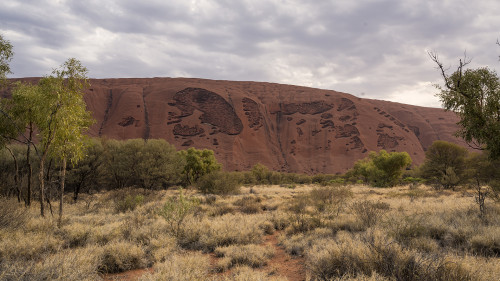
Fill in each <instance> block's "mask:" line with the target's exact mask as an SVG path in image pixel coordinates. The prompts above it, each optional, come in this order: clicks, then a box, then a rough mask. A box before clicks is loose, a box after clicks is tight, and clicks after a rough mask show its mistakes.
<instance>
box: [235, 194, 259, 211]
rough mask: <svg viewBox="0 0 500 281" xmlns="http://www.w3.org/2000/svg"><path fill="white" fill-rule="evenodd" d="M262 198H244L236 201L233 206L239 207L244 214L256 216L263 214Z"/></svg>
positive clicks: (250, 196) (251, 196)
mask: <svg viewBox="0 0 500 281" xmlns="http://www.w3.org/2000/svg"><path fill="white" fill-rule="evenodd" d="M261 203H262V198H261V197H259V196H253V195H249V196H244V197H242V198H240V199H238V200H236V201H235V202H234V203H233V205H235V206H238V207H239V210H240V212H242V213H244V214H256V213H260V212H262V208H263V206H262V204H261Z"/></svg>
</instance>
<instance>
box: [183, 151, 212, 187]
mask: <svg viewBox="0 0 500 281" xmlns="http://www.w3.org/2000/svg"><path fill="white" fill-rule="evenodd" d="M179 154H180V155H181V156H182V157H183V158H184V159H185V161H186V165H185V166H184V169H183V171H182V173H183V174H184V176H185V184H186V185H190V184H193V183H195V182H197V181H198V179H200V178H201V177H202V176H203V175H206V174H208V173H211V172H213V171H218V170H220V169H221V165H220V164H219V163H218V162H217V159H215V156H214V152H213V150H209V149H203V150H199V149H196V148H193V147H191V148H189V149H188V150H181V151H179Z"/></svg>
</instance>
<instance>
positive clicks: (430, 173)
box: [420, 141, 468, 188]
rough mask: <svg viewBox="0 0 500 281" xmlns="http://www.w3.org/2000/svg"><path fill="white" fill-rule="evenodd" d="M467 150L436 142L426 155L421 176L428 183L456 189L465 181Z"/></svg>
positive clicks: (451, 144)
mask: <svg viewBox="0 0 500 281" xmlns="http://www.w3.org/2000/svg"><path fill="white" fill-rule="evenodd" d="M467 154H468V152H467V150H466V149H465V148H463V147H461V146H459V145H457V144H454V143H450V142H446V141H435V142H433V143H432V145H431V146H430V147H429V148H428V150H427V152H426V153H425V162H424V164H423V165H422V166H421V167H420V175H421V176H422V177H423V178H425V179H427V181H428V182H431V183H433V184H438V185H441V186H443V187H444V188H454V187H455V186H457V185H458V184H460V183H461V182H463V180H464V179H465V159H466V158H467Z"/></svg>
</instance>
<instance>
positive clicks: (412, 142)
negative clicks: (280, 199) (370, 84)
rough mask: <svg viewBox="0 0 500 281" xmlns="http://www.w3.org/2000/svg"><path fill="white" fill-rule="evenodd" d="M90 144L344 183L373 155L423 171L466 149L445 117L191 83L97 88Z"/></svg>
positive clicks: (301, 91) (91, 97)
mask: <svg viewBox="0 0 500 281" xmlns="http://www.w3.org/2000/svg"><path fill="white" fill-rule="evenodd" d="M91 84H92V86H91V88H90V89H89V90H88V94H87V95H86V96H85V99H86V102H87V105H88V109H89V110H91V111H92V112H93V116H94V118H95V119H96V120H97V122H96V123H95V124H94V125H93V126H92V128H91V131H90V135H92V136H106V137H108V138H114V139H129V138H164V139H166V140H167V141H168V142H170V143H172V144H174V145H175V146H176V147H177V148H178V149H186V148H187V147H190V146H192V147H196V148H208V149H212V150H214V151H215V154H216V157H217V159H218V160H219V161H220V162H221V163H223V165H224V167H225V169H226V170H247V169H250V168H251V167H252V166H253V165H254V164H256V163H262V164H264V165H266V166H268V167H270V168H271V169H273V170H277V171H288V172H301V173H309V174H311V173H341V172H345V171H346V170H347V169H349V168H351V167H352V166H353V164H354V162H355V161H356V160H358V159H361V158H364V157H366V156H367V155H368V152H369V151H372V150H373V151H378V150H380V149H385V150H387V151H407V152H408V153H409V154H410V156H411V157H412V159H413V162H414V163H415V164H420V163H422V161H423V159H424V157H425V150H426V148H427V147H429V146H430V145H431V144H432V142H433V141H435V140H445V141H451V142H455V143H458V144H461V145H464V143H463V142H462V141H461V140H459V139H457V138H455V137H454V136H453V133H454V132H455V131H456V130H457V126H456V122H457V121H458V117H457V116H455V114H453V113H451V112H445V111H444V110H441V109H435V108H425V107H418V106H412V105H405V104H399V103H393V102H387V101H380V100H369V99H361V98H358V97H355V96H352V95H349V94H345V93H340V92H335V91H330V90H320V89H313V88H306V87H299V86H291V85H281V84H273V83H259V82H231V81H214V80H204V79H187V78H145V79H93V80H91Z"/></svg>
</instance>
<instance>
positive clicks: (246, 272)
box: [217, 266, 288, 281]
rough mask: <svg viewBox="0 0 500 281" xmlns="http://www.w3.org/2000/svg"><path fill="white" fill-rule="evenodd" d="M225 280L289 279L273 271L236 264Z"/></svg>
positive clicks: (282, 280) (285, 280) (279, 280)
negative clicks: (272, 272)
mask: <svg viewBox="0 0 500 281" xmlns="http://www.w3.org/2000/svg"><path fill="white" fill-rule="evenodd" d="M217 280H224V281H262V280H267V281H287V280H288V279H287V278H286V277H281V276H275V275H272V274H271V273H265V272H261V271H257V270H253V269H252V268H251V267H248V266H236V267H234V268H233V269H232V270H231V273H230V274H229V276H225V277H223V279H217Z"/></svg>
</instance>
